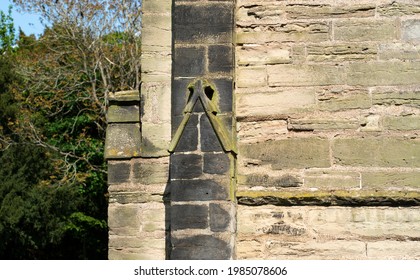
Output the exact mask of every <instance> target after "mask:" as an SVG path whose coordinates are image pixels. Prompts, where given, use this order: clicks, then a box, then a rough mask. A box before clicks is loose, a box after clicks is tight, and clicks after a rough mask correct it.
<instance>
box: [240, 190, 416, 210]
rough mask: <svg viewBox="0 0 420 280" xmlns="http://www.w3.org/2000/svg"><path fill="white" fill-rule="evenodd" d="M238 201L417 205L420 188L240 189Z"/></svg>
mask: <svg viewBox="0 0 420 280" xmlns="http://www.w3.org/2000/svg"><path fill="white" fill-rule="evenodd" d="M236 197H237V199H238V204H243V205H253V206H258V205H267V204H272V205H277V206H309V205H313V206H315V205H317V206H360V207H361V206H388V207H411V206H420V192H412V191H401V192H392V191H378V190H354V191H341V190H340V191H338V190H337V191H313V192H291V191H284V190H282V191H279V192H275V191H239V192H238V193H237V194H236Z"/></svg>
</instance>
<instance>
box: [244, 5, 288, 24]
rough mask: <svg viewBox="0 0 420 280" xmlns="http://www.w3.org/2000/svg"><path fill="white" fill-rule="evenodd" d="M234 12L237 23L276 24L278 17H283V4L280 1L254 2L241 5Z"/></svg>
mask: <svg viewBox="0 0 420 280" xmlns="http://www.w3.org/2000/svg"><path fill="white" fill-rule="evenodd" d="M238 6H239V9H238V11H237V13H236V17H237V24H239V25H240V26H248V25H251V24H261V25H262V24H264V25H265V24H276V23H277V22H278V21H279V19H283V18H285V15H286V13H285V6H284V5H282V3H280V4H278V3H268V2H265V3H264V4H262V3H256V1H254V2H253V3H252V5H247V4H245V5H241V4H239V5H238Z"/></svg>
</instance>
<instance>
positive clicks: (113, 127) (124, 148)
mask: <svg viewBox="0 0 420 280" xmlns="http://www.w3.org/2000/svg"><path fill="white" fill-rule="evenodd" d="M138 156H140V126H139V124H109V125H108V127H107V129H106V139H105V158H107V159H111V158H132V157H138Z"/></svg>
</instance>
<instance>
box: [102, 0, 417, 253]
mask: <svg viewBox="0 0 420 280" xmlns="http://www.w3.org/2000/svg"><path fill="white" fill-rule="evenodd" d="M142 35H143V37H142V52H143V53H142V58H141V60H142V81H143V83H142V87H141V91H140V92H135V91H128V92H118V93H114V94H113V95H111V96H110V100H109V102H110V103H109V104H110V106H109V110H108V122H109V125H108V129H107V140H106V157H107V159H108V181H109V193H110V204H109V227H110V231H109V258H111V259H130V258H131V259H165V258H166V259H203V258H207V259H231V258H237V259H420V253H419V252H420V243H419V241H420V230H419V229H420V218H419V217H420V189H419V187H420V136H419V133H420V53H419V49H420V3H419V1H417V0H394V1H391V0H359V1H356V0H334V1H333V0H320V1H313V0H281V1H272V0H237V1H236V2H233V1H231V0H197V1H187V0H185V1H179V0H176V1H167V0H146V1H144V3H143V31H142Z"/></svg>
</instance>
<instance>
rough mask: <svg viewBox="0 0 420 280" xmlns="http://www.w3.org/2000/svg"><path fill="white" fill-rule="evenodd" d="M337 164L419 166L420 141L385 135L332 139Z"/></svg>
mask: <svg viewBox="0 0 420 280" xmlns="http://www.w3.org/2000/svg"><path fill="white" fill-rule="evenodd" d="M332 149H333V157H334V162H335V164H337V165H343V166H376V167H420V141H419V140H418V139H402V138H401V139H400V138H385V137H377V138H373V137H368V138H341V139H340V138H339V139H335V140H334V141H333V147H332Z"/></svg>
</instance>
